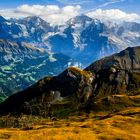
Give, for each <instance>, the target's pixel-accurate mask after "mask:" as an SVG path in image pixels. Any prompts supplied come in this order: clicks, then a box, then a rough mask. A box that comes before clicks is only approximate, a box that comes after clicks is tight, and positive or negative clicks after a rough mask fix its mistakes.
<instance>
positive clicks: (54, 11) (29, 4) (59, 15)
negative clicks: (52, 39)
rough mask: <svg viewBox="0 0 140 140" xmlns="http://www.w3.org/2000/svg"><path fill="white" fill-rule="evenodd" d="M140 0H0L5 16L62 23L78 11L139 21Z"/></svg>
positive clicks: (100, 17) (92, 15)
mask: <svg viewBox="0 0 140 140" xmlns="http://www.w3.org/2000/svg"><path fill="white" fill-rule="evenodd" d="M139 9H140V0H1V1H0V14H1V15H2V16H4V17H5V18H11V17H13V18H22V17H26V16H40V17H41V18H43V19H45V20H47V21H48V22H50V23H51V24H56V23H58V24H63V23H64V22H65V21H67V20H68V19H69V18H72V17H74V16H76V15H79V14H81V13H84V14H87V15H88V16H90V17H93V18H99V19H101V20H102V19H105V20H106V19H108V18H109V19H111V20H116V21H121V20H125V21H136V22H140V16H139V15H140V10H139Z"/></svg>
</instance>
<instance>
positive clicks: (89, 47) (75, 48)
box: [0, 15, 140, 66]
mask: <svg viewBox="0 0 140 140" xmlns="http://www.w3.org/2000/svg"><path fill="white" fill-rule="evenodd" d="M139 27H140V24H139V23H134V22H124V23H121V24H117V23H111V22H105V23H103V22H101V21H99V20H97V19H92V18H90V17H88V16H86V15H79V16H76V17H74V18H72V19H70V20H69V21H67V22H66V24H65V25H61V26H51V25H50V24H49V23H47V22H46V21H44V20H43V19H41V18H39V17H36V16H34V17H27V18H23V19H9V20H6V19H4V18H3V17H1V20H0V31H1V34H0V38H3V39H10V40H14V41H15V40H16V41H24V42H28V43H32V44H34V46H36V47H41V48H42V47H43V48H46V49H47V50H50V51H52V52H53V53H63V54H65V55H70V54H71V57H73V58H74V59H77V61H80V63H83V65H84V66H87V65H88V64H90V63H91V62H92V61H95V60H98V59H100V58H102V57H104V56H107V55H110V54H113V53H115V52H118V51H121V50H123V49H125V48H127V47H130V46H137V45H139V44H140V41H139V40H140V30H139ZM81 56H83V58H82V59H81ZM88 56H89V57H88ZM87 57H88V58H87Z"/></svg>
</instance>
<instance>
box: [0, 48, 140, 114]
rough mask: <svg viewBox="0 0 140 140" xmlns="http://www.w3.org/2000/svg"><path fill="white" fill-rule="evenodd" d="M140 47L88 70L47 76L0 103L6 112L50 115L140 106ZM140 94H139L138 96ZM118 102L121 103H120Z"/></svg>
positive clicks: (102, 60)
mask: <svg viewBox="0 0 140 140" xmlns="http://www.w3.org/2000/svg"><path fill="white" fill-rule="evenodd" d="M139 54H140V47H134V48H127V49H126V50H124V51H122V52H120V53H118V54H114V55H112V56H110V57H105V58H103V59H101V60H99V61H96V62H95V63H93V64H91V65H90V66H89V67H87V68H86V69H85V70H80V69H78V68H75V67H70V68H68V69H66V70H65V71H64V72H62V73H61V74H59V75H58V76H54V77H46V78H44V79H42V80H40V81H38V82H37V83H36V84H34V85H32V86H30V87H29V88H27V89H26V90H23V91H21V92H18V93H16V94H14V95H11V96H10V97H9V98H8V99H7V100H6V101H5V102H3V103H2V104H0V111H1V113H2V114H4V113H9V112H13V113H25V114H35V115H44V116H46V115H47V113H48V111H49V110H50V108H51V110H53V112H55V114H62V112H69V113H70V112H72V111H79V110H83V109H84V110H85V111H87V112H89V110H98V109H110V108H111V109H112V108H113V107H114V108H118V105H119V106H120V107H127V106H128V107H129V106H140V104H139V100H140V99H139V96H138V95H139V94H140V55H139ZM137 97H138V98H137ZM116 106H117V107H116Z"/></svg>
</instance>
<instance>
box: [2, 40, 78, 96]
mask: <svg viewBox="0 0 140 140" xmlns="http://www.w3.org/2000/svg"><path fill="white" fill-rule="evenodd" d="M70 65H76V61H74V60H72V59H71V58H70V57H69V56H66V55H63V54H61V53H56V54H53V53H51V52H47V51H46V50H45V49H43V48H36V47H34V46H33V45H31V44H29V43H26V42H13V41H9V40H3V39H0V94H5V95H7V96H9V95H11V94H13V93H15V92H17V91H20V90H23V89H25V88H27V87H28V86H29V85H31V84H33V83H35V82H36V81H37V80H39V79H41V78H42V77H44V75H48V76H49V75H56V74H59V73H60V72H62V71H63V70H64V69H66V68H67V67H68V66H70Z"/></svg>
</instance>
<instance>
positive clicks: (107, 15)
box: [87, 9, 140, 22]
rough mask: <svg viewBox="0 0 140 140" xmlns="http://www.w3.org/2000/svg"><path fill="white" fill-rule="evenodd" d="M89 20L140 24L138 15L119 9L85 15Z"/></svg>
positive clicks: (100, 10)
mask: <svg viewBox="0 0 140 140" xmlns="http://www.w3.org/2000/svg"><path fill="white" fill-rule="evenodd" d="M87 15H88V16H89V17H91V18H96V19H100V20H101V21H106V20H110V21H115V22H123V21H128V22H140V15H138V14H136V13H125V12H123V11H121V10H119V9H110V10H102V9H97V10H95V11H92V12H89V13H87Z"/></svg>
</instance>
